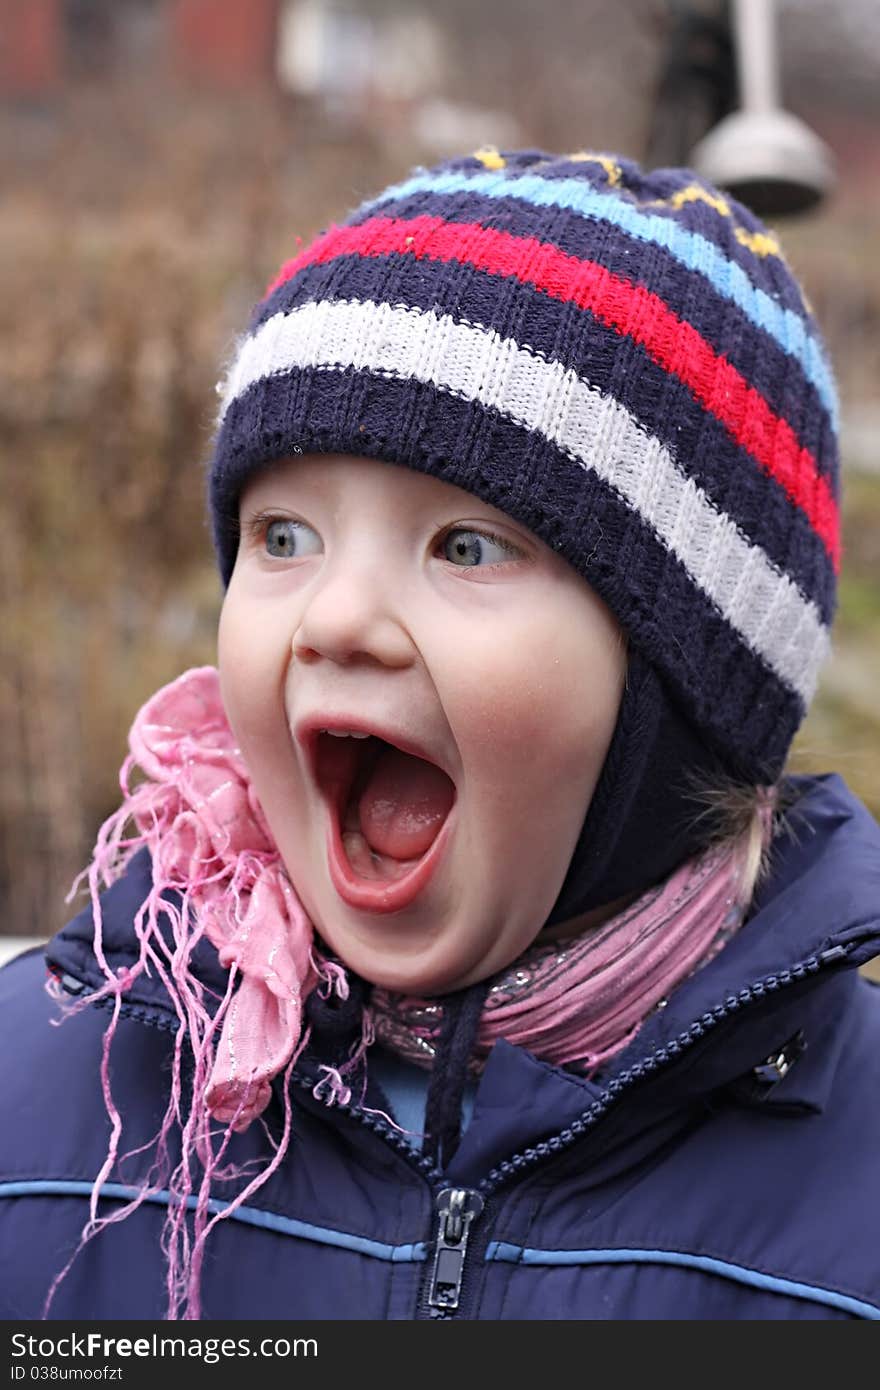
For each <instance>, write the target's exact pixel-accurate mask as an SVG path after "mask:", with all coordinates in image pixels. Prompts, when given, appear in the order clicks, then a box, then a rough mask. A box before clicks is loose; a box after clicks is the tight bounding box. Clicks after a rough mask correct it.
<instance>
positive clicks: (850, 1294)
mask: <svg viewBox="0 0 880 1390" xmlns="http://www.w3.org/2000/svg"><path fill="white" fill-rule="evenodd" d="M502 1243H503V1244H504V1245H506V1246H508V1248H509V1250H510V1253H512V1251H513V1250H516V1259H515V1260H509V1261H507V1260H505V1261H503V1263H510V1264H511V1266H512V1268H523V1267H525V1266H526V1265H527V1264H529V1265H530V1264H531V1263H532V1262H531V1261H527V1260H526V1254H527V1251H528V1249H529V1248H530V1247H527V1246H523V1245H515V1244H514V1242H513V1241H505V1242H498V1244H502ZM537 1250H538V1247H536V1252H537ZM540 1253H542V1254H547V1255H554V1254H559V1255H593V1256H596V1257H597V1258H595V1259H589V1260H587V1259H585V1260H584V1261H583V1262H582V1263H583V1265H584V1266H587V1265H591V1264H592V1265H598V1264H601V1263H602V1258H601V1257H602V1256H618V1255H619V1256H621V1257H622V1258H620V1259H608V1260H606V1263H608V1264H612V1263H613V1264H629V1263H631V1264H669V1265H670V1266H672V1267H677V1268H680V1269H687V1270H689V1271H692V1272H696V1273H706V1274H713V1275H715V1276H716V1277H717V1278H721V1279H724V1278H726V1279H729V1280H730V1281H731V1282H734V1283H735V1282H737V1281H736V1280H735V1279H734V1278H732V1276H731V1275H730V1274H728V1273H726V1270H725V1269H724V1268H715V1269H703V1268H701V1266H700V1265H699V1264H697V1263H688V1261H691V1260H692V1261H694V1262H696V1261H707V1262H708V1261H711V1263H712V1264H713V1265H716V1266H725V1267H726V1268H727V1269H730V1270H740V1271H742V1272H743V1273H744V1274H755V1275H758V1276H760V1277H761V1278H763V1279H767V1280H768V1281H771V1280H775V1281H778V1282H779V1283H782V1284H788V1285H792V1286H797V1287H799V1288H802V1289H805V1290H813V1291H815V1293H819V1294H821V1293H826V1294H832V1295H836V1296H837V1297H839V1298H845V1299H849V1300H851V1301H852V1302H854V1303H861V1304H863V1305H864V1306H865V1307H866V1308H871V1309H872V1310H873V1311H874V1312H875V1313H876V1315H877V1318H878V1320H880V1304H876V1303H872V1302H871V1301H870V1299H869V1298H868V1297H866V1295H865V1294H864V1293H863V1292H859V1293H856V1292H854V1291H853V1290H852V1289H851V1287H847V1286H845V1287H842V1288H841V1287H839V1286H838V1285H837V1284H835V1285H833V1286H829V1285H827V1284H811V1283H809V1282H807V1280H805V1279H803V1278H801V1279H798V1278H795V1277H794V1276H793V1275H791V1274H779V1273H774V1272H770V1271H768V1270H766V1269H763V1268H761V1267H760V1265H749V1264H744V1263H742V1262H741V1261H738V1260H732V1259H730V1257H729V1256H727V1257H726V1256H723V1255H713V1254H711V1253H709V1252H708V1251H706V1250H672V1249H668V1248H664V1247H660V1246H657V1247H648V1246H644V1247H643V1246H630V1245H611V1246H604V1247H603V1246H596V1247H592V1248H591V1247H583V1248H582V1249H579V1250H567V1249H565V1247H563V1246H559V1247H551V1246H544V1247H540ZM638 1255H645V1256H656V1257H662V1256H664V1255H665V1256H670V1257H671V1256H681V1257H682V1259H681V1261H680V1262H679V1261H678V1260H675V1259H672V1258H669V1259H666V1260H664V1259H662V1258H656V1259H653V1260H651V1259H644V1260H639V1259H636V1258H632V1259H627V1258H625V1257H626V1256H632V1257H634V1256H638ZM485 1258H486V1261H487V1262H489V1253H488V1250H487V1252H486V1257H485ZM577 1263H578V1262H577V1261H576V1260H565V1261H562V1260H560V1261H559V1262H558V1267H563V1266H564V1265H569V1266H572V1265H573V1266H576V1265H577ZM534 1265H535V1268H541V1262H540V1261H537V1260H536V1261H534ZM553 1265H554V1261H552V1260H548V1261H547V1262H546V1264H545V1265H544V1268H552V1267H553ZM742 1282H743V1284H744V1285H745V1287H760V1286H756V1285H751V1286H750V1285H748V1284H747V1283H746V1281H745V1280H743V1281H742ZM764 1292H770V1293H774V1294H777V1295H779V1296H781V1297H788V1298H801V1299H804V1300H805V1301H808V1302H815V1303H821V1304H823V1306H825V1307H830V1306H834V1305H832V1304H829V1303H827V1302H826V1301H825V1300H823V1299H821V1298H813V1299H811V1298H810V1295H809V1293H798V1292H796V1291H795V1287H792V1288H790V1289H768V1290H764ZM872 1297H873V1295H872ZM842 1311H847V1310H845V1309H844V1310H842ZM853 1316H858V1314H853Z"/></svg>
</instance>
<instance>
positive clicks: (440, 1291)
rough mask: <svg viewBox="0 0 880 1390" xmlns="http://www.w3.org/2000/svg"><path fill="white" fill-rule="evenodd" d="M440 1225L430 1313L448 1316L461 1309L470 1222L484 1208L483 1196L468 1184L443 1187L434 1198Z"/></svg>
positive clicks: (436, 1236) (432, 1274)
mask: <svg viewBox="0 0 880 1390" xmlns="http://www.w3.org/2000/svg"><path fill="white" fill-rule="evenodd" d="M435 1207H436V1212H437V1228H436V1234H435V1237H434V1257H433V1261H432V1267H431V1280H430V1283H429V1285H428V1304H427V1306H428V1309H429V1310H431V1311H429V1313H428V1316H429V1317H435V1318H436V1317H448V1316H449V1315H450V1314H452V1313H455V1312H457V1311H458V1305H459V1301H460V1299H461V1285H462V1280H463V1278H464V1269H465V1260H466V1258H467V1247H468V1237H469V1235H470V1228H471V1223H472V1222H473V1221H475V1220H476V1218H477V1217H478V1216H479V1215H480V1214H481V1212H482V1210H483V1199H482V1197H481V1196H480V1194H479V1193H478V1192H474V1191H473V1190H472V1189H471V1188H468V1187H444V1188H443V1189H442V1190H441V1191H440V1192H438V1193H437V1198H436V1202H435Z"/></svg>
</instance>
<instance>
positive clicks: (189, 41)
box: [170, 0, 278, 87]
mask: <svg viewBox="0 0 880 1390" xmlns="http://www.w3.org/2000/svg"><path fill="white" fill-rule="evenodd" d="M277 20H278V0H223V4H217V0H171V14H170V27H171V46H172V63H173V66H174V68H175V70H176V71H177V72H178V73H179V74H180V75H181V76H182V77H184V78H189V79H192V80H194V81H197V82H204V83H206V84H209V85H211V86H217V87H244V86H247V85H248V83H251V82H255V81H264V80H265V79H266V78H272V79H274V75H275V40H276V26H277Z"/></svg>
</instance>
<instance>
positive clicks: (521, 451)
mask: <svg viewBox="0 0 880 1390" xmlns="http://www.w3.org/2000/svg"><path fill="white" fill-rule="evenodd" d="M300 451H301V452H308V453H320V452H330V453H344V454H353V455H363V456H365V457H371V458H379V459H385V460H387V461H389V462H393V463H399V464H402V465H405V466H407V467H410V468H415V469H418V470H420V471H422V472H425V473H429V474H432V475H434V476H435V477H438V478H441V479H442V480H444V481H446V482H450V483H453V484H455V485H457V486H459V487H461V488H464V489H465V490H467V491H469V492H472V493H474V494H475V495H476V496H478V497H480V498H481V499H482V500H484V501H485V502H487V503H489V504H490V505H492V506H495V507H498V508H500V509H501V510H503V511H505V512H507V513H508V514H509V515H510V516H512V517H514V518H515V519H516V520H518V521H519V522H521V523H523V524H524V525H526V526H528V527H529V528H530V529H531V530H532V531H533V532H534V533H535V534H537V535H538V536H539V537H541V539H543V540H544V541H545V542H546V543H547V544H548V545H549V546H551V547H552V548H553V549H554V550H556V551H557V552H558V553H559V554H561V555H562V556H564V558H565V559H566V560H567V561H568V562H569V563H570V564H571V565H573V566H574V568H575V569H576V570H577V571H578V572H579V573H580V574H582V575H583V576H584V578H585V579H586V580H587V581H588V582H589V583H590V584H591V585H592V587H593V588H594V589H595V590H596V592H597V593H598V594H599V595H600V596H601V597H602V598H603V599H604V600H605V602H606V603H607V604H608V606H609V607H610V608H611V610H612V612H613V613H614V614H615V616H616V617H617V619H618V621H619V622H620V623H621V625H622V627H623V628H624V629H625V631H626V633H627V637H628V641H629V646H630V653H631V668H630V677H629V681H628V688H627V692H626V694H625V696H624V701H623V706H622V709H621V717H620V719H619V721H618V728H617V730H616V732H615V738H614V740H613V742H612V747H611V750H610V751H609V756H608V759H607V760H606V767H605V769H604V770H603V774H602V779H601V780H600V784H599V787H598V788H597V792H596V795H595V796H594V799H593V806H592V807H591V808H590V812H589V814H588V816H587V820H586V823H585V827H584V835H583V836H582V840H581V845H580V846H579V849H578V852H577V853H576V855H575V859H574V860H573V862H572V873H574V877H573V878H572V882H571V884H569V888H570V889H571V891H570V892H568V891H567V890H564V893H565V895H566V904H567V906H571V904H572V903H575V902H576V903H577V904H578V908H577V909H575V910H579V909H580V908H582V907H583V906H584V905H587V904H588V903H589V902H590V901H594V900H595V901H608V900H609V899H608V897H600V898H598V899H595V896H594V890H593V889H591V890H589V891H588V889H587V880H588V879H590V878H591V877H592V879H593V882H594V889H596V886H597V885H598V887H599V888H601V892H602V893H605V892H606V891H607V890H609V889H610V888H611V887H615V886H617V885H618V884H623V883H624V881H626V883H627V885H629V884H631V883H632V882H633V881H634V875H635V868H634V863H633V860H634V857H637V858H639V859H640V862H644V863H645V864H648V862H649V860H650V854H649V853H648V851H649V849H650V847H651V846H652V845H654V843H655V841H656V839H657V835H656V827H657V825H658V824H662V825H663V827H664V837H665V840H666V843H670V835H669V834H668V833H667V832H668V831H670V830H672V831H674V828H675V826H676V825H678V823H679V821H682V822H683V821H684V819H685V811H686V797H685V796H684V795H683V794H682V796H681V797H680V798H679V800H678V801H677V802H676V808H675V814H674V815H671V816H667V815H666V814H665V812H664V814H663V815H661V813H660V803H661V801H662V794H661V793H662V782H663V780H664V779H665V780H666V781H667V782H668V780H669V779H668V778H665V774H663V769H664V768H666V770H667V771H668V772H669V773H670V775H672V776H673V781H674V782H675V784H676V785H678V783H679V782H682V783H683V781H684V780H686V779H683V778H682V777H681V776H680V775H677V774H680V773H681V772H682V770H683V769H685V768H693V769H695V770H699V769H701V768H702V769H704V770H705V771H706V772H707V773H708V775H710V776H712V775H714V774H715V772H716V771H724V772H725V773H726V774H727V775H728V776H731V775H732V776H734V777H736V778H737V779H740V780H745V781H748V782H751V783H754V784H759V783H764V782H769V781H772V780H775V778H776V777H777V776H778V775H779V772H780V771H781V769H782V766H783V764H784V761H785V757H786V755H787V752H788V749H789V746H790V743H791V740H792V738H793V736H794V733H795V731H796V729H797V727H798V725H799V724H800V722H801V720H802V719H803V716H804V714H805V712H806V709H807V707H808V704H809V702H810V699H811V698H812V695H813V692H814V689H815V685H816V681H817V677H818V672H819V669H820V665H821V663H822V660H823V658H824V656H825V654H826V652H827V650H828V646H829V630H830V626H831V621H832V617H833V612H834V607H835V595H836V579H837V570H838V567H839V559H840V538H839V504H838V493H839V481H838V474H839V467H838V449H837V404H836V397H835V390H834V384H833V380H832V376H831V371H830V368H829V365H828V362H827V358H826V353H825V349H824V346H823V343H822V340H821V337H820V334H819V332H818V329H817V327H816V324H815V322H814V320H813V318H812V315H811V313H810V311H809V309H808V308H807V306H806V304H805V302H804V299H803V296H802V294H801V291H800V288H799V286H798V284H797V281H796V280H795V278H794V276H793V275H792V273H791V271H790V270H789V268H788V266H787V265H786V263H785V260H784V259H783V256H782V252H781V250H780V248H779V246H778V243H777V242H776V239H775V237H774V236H773V235H772V234H771V233H770V232H768V230H767V229H766V228H765V227H763V226H762V224H761V223H760V222H759V221H758V220H757V219H756V218H755V217H754V216H753V215H752V214H751V213H750V212H748V211H747V209H745V208H744V207H742V206H740V205H739V204H738V203H736V202H734V201H733V200H732V199H730V198H727V197H726V196H724V195H722V194H721V193H719V192H718V191H717V190H716V189H713V188H711V187H709V186H708V185H706V184H705V183H703V182H701V181H700V180H699V179H698V178H697V177H696V176H695V175H694V174H693V173H691V172H690V171H688V170H683V169H663V170H655V171H653V172H644V171H642V170H641V169H640V168H639V167H638V165H636V164H634V163H633V162H631V161H627V160H624V159H617V158H613V157H610V156H607V155H595V154H590V153H581V154H577V155H569V156H564V157H561V158H556V157H553V156H549V155H546V154H543V153H541V152H536V151H526V152H518V153H511V154H499V153H497V152H495V151H488V152H487V151H483V152H481V153H479V154H477V155H473V156H468V157H466V158H462V159H456V160H451V161H448V162H446V163H444V164H442V165H440V166H438V167H437V168H435V169H431V170H418V171H416V172H415V173H414V174H413V175H412V176H411V177H410V178H408V179H407V180H406V181H405V182H403V183H401V184H399V185H397V186H395V187H392V188H389V189H386V190H385V192H384V193H382V194H381V195H380V196H379V197H378V198H376V199H373V200H371V201H370V202H368V203H365V204H363V205H362V206H361V207H359V208H357V209H356V210H355V211H354V212H353V213H352V214H351V215H350V216H349V217H348V218H347V220H346V221H345V222H344V223H343V224H342V225H340V226H334V227H330V228H329V229H328V230H327V231H325V232H324V233H322V234H321V235H320V236H319V237H318V238H317V239H316V240H315V241H314V242H313V243H312V244H311V245H310V246H308V247H306V248H305V249H304V250H303V251H301V252H300V253H299V254H298V255H297V256H296V257H295V258H294V259H293V260H292V261H290V262H289V263H288V264H287V265H285V266H284V267H283V268H282V270H281V272H280V273H279V275H278V276H277V277H276V279H275V280H274V281H273V283H272V285H271V286H270V287H269V289H268V291H267V293H266V296H265V298H264V299H263V300H262V302H261V303H260V305H259V306H258V307H257V310H256V312H255V314H254V317H253V320H252V323H251V325H250V328H249V330H248V332H247V333H246V335H245V336H244V337H243V339H242V340H241V342H240V344H239V346H238V350H237V353H236V355H235V359H234V361H233V363H232V365H231V367H230V370H229V373H228V377H227V379H226V382H225V385H224V388H223V400H222V407H221V415H220V426H219V430H218V435H217V440H216V445H215V450H214V455H213V458H212V462H211V470H210V498H211V509H212V517H213V526H214V538H215V543H216V548H217V552H218V556H219V561H220V568H221V573H222V575H223V579H224V581H225V582H228V579H229V576H230V574H231V571H232V567H233V564H234V561H235V554H236V547H237V543H238V529H237V527H238V522H237V502H238V495H239V492H240V490H241V488H242V485H243V483H244V481H245V479H246V478H247V477H248V475H249V474H250V473H251V472H252V471H253V470H254V469H256V468H258V467H259V466H261V465H262V464H265V463H267V462H269V461H271V460H272V459H276V458H280V457H284V456H286V455H289V454H292V453H296V452H300ZM627 730H628V731H629V732H628V733H627V732H626V731H627ZM637 749H641V753H639V754H638V756H637V755H636V750H637ZM649 766H650V769H651V772H650V776H651V777H652V778H653V779H654V781H653V782H652V784H651V786H650V787H649V785H648V782H647V781H646V780H645V779H646V778H647V777H648V775H649V773H648V769H649ZM661 774H662V775H661ZM658 776H660V779H661V780H660V781H657V780H656V779H657V777H658ZM621 779H623V780H622V781H621ZM652 788H653V789H652ZM602 806H605V807H606V814H607V816H609V817H610V819H608V820H607V823H606V822H605V821H603V824H606V831H607V836H606V841H607V842H605V841H603V836H602V835H598V834H597V831H596V826H597V825H598V824H599V817H600V808H601V807H602ZM665 806H666V810H669V809H670V803H669V802H666V803H665ZM625 807H626V808H627V817H626V818H625V817H624V816H623V815H622V812H623V810H624V808H625ZM690 809H691V812H692V811H693V807H691V808H690ZM632 817H636V819H635V820H633V819H632ZM625 819H626V824H628V825H629V826H630V828H631V829H632V828H633V827H639V826H640V827H641V829H638V828H637V829H636V830H634V831H633V834H634V837H635V838H634V839H632V838H629V837H628V836H627V835H624V837H623V840H622V841H621V840H620V836H619V830H620V827H621V825H622V824H623V822H624V820H625ZM682 836H683V838H681V839H677V838H676V834H675V833H673V834H672V835H671V840H672V841H673V842H674V843H675V844H676V845H677V846H678V848H681V847H682V846H685V847H687V845H689V843H690V841H689V839H688V836H687V834H685V832H684V831H682ZM612 839H613V840H615V842H616V845H617V849H616V850H615V851H614V853H615V854H616V855H617V858H618V860H621V856H622V857H623V858H622V860H621V862H620V865H619V866H618V867H614V866H612V865H611V858H609V855H610V854H611V840H612ZM603 844H604V847H603ZM591 846H592V849H591ZM597 854H598V855H599V856H600V858H602V859H603V865H604V867H603V866H600V867H599V868H597V866H596V864H595V863H592V861H591V856H595V855H597ZM646 856H647V857H646ZM680 857H681V856H680ZM623 861H626V862H628V863H629V871H628V872H627V870H626V863H624V862H623ZM674 862H675V861H673V863H674ZM609 866H611V867H613V873H612V874H611V876H610V878H609V876H608V869H609ZM669 867H671V865H669ZM575 870H577V872H574V871H575ZM645 872H653V869H651V868H650V867H649V868H646V869H645ZM579 875H580V877H579ZM656 876H659V875H655V877H656ZM570 877H571V874H570ZM635 877H636V878H640V877H643V875H640V874H639V875H635ZM576 880H577V881H579V882H580V889H576V883H575V881H576ZM648 881H650V879H649V880H648ZM622 891H626V889H625V888H624V889H622Z"/></svg>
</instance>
